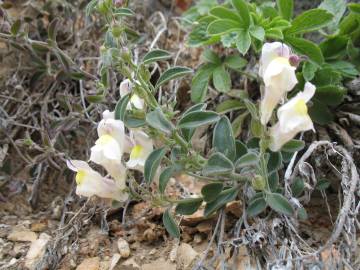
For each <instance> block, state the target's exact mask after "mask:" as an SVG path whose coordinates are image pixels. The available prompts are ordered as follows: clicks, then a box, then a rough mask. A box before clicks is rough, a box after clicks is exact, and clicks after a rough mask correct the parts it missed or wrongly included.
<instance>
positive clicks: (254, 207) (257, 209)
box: [246, 198, 266, 217]
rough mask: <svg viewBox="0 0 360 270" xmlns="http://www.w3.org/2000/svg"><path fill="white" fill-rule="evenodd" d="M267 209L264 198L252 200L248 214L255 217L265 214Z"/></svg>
mask: <svg viewBox="0 0 360 270" xmlns="http://www.w3.org/2000/svg"><path fill="white" fill-rule="evenodd" d="M265 209H266V201H265V199H264V198H257V199H255V200H251V202H250V204H249V206H248V207H247V209H246V214H247V215H248V216H249V217H255V216H257V215H259V214H260V213H262V212H264V210H265Z"/></svg>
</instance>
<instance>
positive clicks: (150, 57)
mask: <svg viewBox="0 0 360 270" xmlns="http://www.w3.org/2000/svg"><path fill="white" fill-rule="evenodd" d="M170 57H171V53H169V52H168V51H164V50H153V51H151V52H148V53H147V54H146V55H145V56H144V58H143V63H144V64H145V65H148V64H151V63H153V62H156V61H160V60H166V59H169V58H170Z"/></svg>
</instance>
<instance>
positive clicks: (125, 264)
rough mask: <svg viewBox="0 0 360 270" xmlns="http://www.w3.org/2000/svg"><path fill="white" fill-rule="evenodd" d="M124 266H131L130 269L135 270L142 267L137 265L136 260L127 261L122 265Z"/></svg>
mask: <svg viewBox="0 0 360 270" xmlns="http://www.w3.org/2000/svg"><path fill="white" fill-rule="evenodd" d="M122 265H123V266H130V267H132V268H135V269H140V266H139V265H138V264H137V263H136V261H135V259H134V258H130V259H127V260H126V261H125V262H123V263H122ZM120 269H121V268H120ZM135 269H134V270H135Z"/></svg>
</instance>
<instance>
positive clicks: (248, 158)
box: [235, 152, 259, 169]
mask: <svg viewBox="0 0 360 270" xmlns="http://www.w3.org/2000/svg"><path fill="white" fill-rule="evenodd" d="M258 162H259V157H258V156H257V155H256V154H255V153H252V152H250V153H247V154H245V155H243V156H242V157H240V158H239V159H238V160H237V161H236V163H235V167H236V169H240V168H244V167H248V166H254V165H256V164H257V163H258Z"/></svg>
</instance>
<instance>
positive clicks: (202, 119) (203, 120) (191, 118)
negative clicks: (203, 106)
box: [178, 111, 220, 128]
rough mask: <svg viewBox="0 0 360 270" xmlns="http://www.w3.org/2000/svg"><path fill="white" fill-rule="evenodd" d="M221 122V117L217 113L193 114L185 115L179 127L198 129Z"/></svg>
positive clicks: (203, 112)
mask: <svg viewBox="0 0 360 270" xmlns="http://www.w3.org/2000/svg"><path fill="white" fill-rule="evenodd" d="M219 120H220V116H219V115H218V114H217V113H215V112H210V111H202V112H192V113H189V114H187V115H184V116H183V118H181V119H180V121H179V123H178V126H179V127H180V128H197V127H199V126H203V125H208V124H212V123H215V122H217V121H219Z"/></svg>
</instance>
